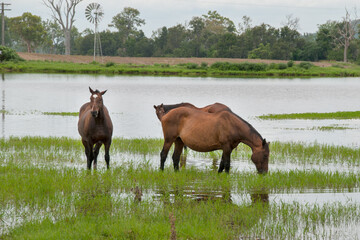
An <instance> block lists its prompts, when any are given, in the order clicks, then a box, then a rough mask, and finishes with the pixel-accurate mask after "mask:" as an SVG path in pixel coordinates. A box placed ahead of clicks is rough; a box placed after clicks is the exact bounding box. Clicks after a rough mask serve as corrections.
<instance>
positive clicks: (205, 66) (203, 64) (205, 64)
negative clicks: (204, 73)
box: [200, 62, 208, 69]
mask: <svg viewBox="0 0 360 240" xmlns="http://www.w3.org/2000/svg"><path fill="white" fill-rule="evenodd" d="M200 67H201V68H203V69H206V68H207V67H208V64H207V63H206V62H202V63H201V65H200Z"/></svg>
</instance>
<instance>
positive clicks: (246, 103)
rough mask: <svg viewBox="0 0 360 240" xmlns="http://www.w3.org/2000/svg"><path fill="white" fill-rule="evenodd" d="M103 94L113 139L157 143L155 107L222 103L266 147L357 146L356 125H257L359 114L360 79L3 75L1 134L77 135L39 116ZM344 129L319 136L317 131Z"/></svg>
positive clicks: (70, 121) (72, 125)
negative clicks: (298, 115) (307, 115)
mask: <svg viewBox="0 0 360 240" xmlns="http://www.w3.org/2000/svg"><path fill="white" fill-rule="evenodd" d="M89 86H91V87H92V88H98V89H100V90H104V89H108V92H107V93H106V95H104V102H105V104H106V106H107V107H108V109H109V110H110V112H111V117H112V119H113V122H114V135H115V136H122V137H126V138H133V137H162V130H161V126H160V123H159V121H158V119H157V118H156V116H155V114H154V109H153V105H154V104H156V105H157V104H160V103H165V104H171V103H179V102H191V103H193V104H195V105H197V106H199V107H202V106H205V105H208V104H212V103H214V102H221V103H224V104H226V105H228V106H229V107H230V108H231V109H232V110H233V111H234V112H235V113H237V114H238V115H240V116H241V117H242V118H244V119H245V120H247V121H249V122H250V123H251V124H252V125H253V126H254V127H255V128H256V129H257V130H258V131H259V132H260V133H261V134H262V135H263V137H265V138H266V139H268V140H270V141H274V140H280V141H306V142H314V141H317V142H319V143H331V144H337V145H347V146H358V142H359V141H358V140H359V139H358V135H357V132H358V131H354V129H360V121H359V120H322V121H311V120H283V121H262V120H259V119H257V118H256V116H259V115H262V114H269V113H295V112H333V111H355V110H359V108H360V106H359V102H360V95H359V94H358V91H359V89H360V79H358V78H321V79H319V78H316V79H239V78H231V79H229V78H184V77H181V78H180V77H141V76H95V75H69V74H66V75H65V74H6V75H5V76H4V80H2V81H1V82H0V88H1V91H0V94H1V105H2V106H1V109H2V110H5V111H7V112H8V114H2V117H1V132H0V133H1V136H5V137H8V136H12V135H15V136H24V135H39V136H69V137H78V133H77V117H71V116H70V117H69V116H67V117H65V116H48V115H43V114H42V113H43V112H77V111H78V110H79V108H80V106H81V105H82V104H83V103H85V102H86V101H88V99H89V96H90V94H89V92H88V87H89ZM331 125H336V126H343V127H345V128H347V129H344V130H334V131H319V130H316V129H314V127H321V126H331Z"/></svg>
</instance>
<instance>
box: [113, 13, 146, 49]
mask: <svg viewBox="0 0 360 240" xmlns="http://www.w3.org/2000/svg"><path fill="white" fill-rule="evenodd" d="M139 15H140V12H139V10H137V9H135V8H131V7H125V8H124V10H123V11H122V12H120V13H118V14H117V15H116V16H114V17H113V19H112V22H111V24H109V27H114V28H116V29H117V30H118V31H119V33H120V34H121V35H122V36H123V43H125V42H126V40H127V39H128V38H129V36H131V35H134V34H135V33H136V32H137V31H138V30H137V28H138V27H140V26H141V25H143V24H145V20H144V19H141V18H140V17H139Z"/></svg>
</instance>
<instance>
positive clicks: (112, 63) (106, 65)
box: [105, 62, 115, 67]
mask: <svg viewBox="0 0 360 240" xmlns="http://www.w3.org/2000/svg"><path fill="white" fill-rule="evenodd" d="M112 66H115V63H114V62H107V63H106V64H105V67H112Z"/></svg>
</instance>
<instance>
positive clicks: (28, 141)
mask: <svg viewBox="0 0 360 240" xmlns="http://www.w3.org/2000/svg"><path fill="white" fill-rule="evenodd" d="M359 80H360V79H353V78H351V79H220V78H219V79H217V78H216V79H215V78H214V79H213V78H178V77H160V78H157V77H125V76H84V75H61V74H59V75H56V74H50V75H49V74H11V75H5V79H4V80H2V82H1V83H0V86H1V88H0V89H1V90H0V94H1V99H2V101H1V103H2V108H1V109H2V110H1V111H2V112H1V115H2V117H1V137H2V138H0V181H1V182H2V183H6V184H3V187H2V188H1V189H0V199H1V201H0V238H4V239H21V238H26V239H39V238H43V237H44V234H46V236H47V238H49V239H59V238H63V239H64V238H74V237H73V236H78V238H80V239H91V238H130V239H131V238H132V239H145V238H151V239H169V238H170V236H171V235H172V234H174V232H176V234H177V237H178V238H179V239H360V231H359V229H358V227H357V226H359V225H360V217H359V216H360V180H359V179H360V171H359V169H360V162H359V159H360V149H359V134H358V133H359V129H360V121H359V120H332V119H328V120H276V121H275V120H260V119H258V118H257V116H260V115H263V114H269V113H296V112H335V111H357V110H359V106H358V105H354V104H351V103H354V102H355V103H356V102H360V96H359V94H358V90H359V89H360V88H359V87H360V81H359ZM88 86H91V87H92V88H98V89H99V90H105V89H108V92H107V93H106V94H105V95H104V102H105V105H106V106H107V107H108V109H109V110H110V114H111V117H112V119H113V122H114V140H113V144H112V147H111V151H110V155H111V160H110V170H109V171H107V170H106V165H105V161H104V152H103V151H101V153H100V155H99V159H98V171H91V172H89V171H87V170H86V158H85V154H84V149H83V146H82V145H81V141H80V138H79V135H78V133H77V126H76V124H77V117H76V116H72V115H74V114H69V115H66V114H63V115H61V114H59V115H48V114H45V113H75V112H77V111H78V109H79V107H80V106H81V104H83V103H84V102H86V101H87V100H88V98H89V92H88ZM178 102H191V103H193V104H195V105H197V106H205V105H207V104H211V103H213V102H222V103H225V104H227V105H228V106H229V107H230V108H231V109H232V110H233V111H234V112H235V113H237V114H238V115H240V116H241V117H243V118H244V119H245V120H247V121H249V122H250V123H251V124H252V125H253V126H254V127H255V128H256V129H257V130H258V131H259V132H260V133H261V135H262V136H263V137H266V139H267V140H268V141H270V142H271V143H270V162H269V173H268V174H267V175H259V174H257V173H256V168H255V166H254V164H253V163H252V161H251V160H250V156H251V149H250V148H249V147H247V146H245V145H242V144H240V145H239V146H238V147H237V149H236V150H234V152H233V153H232V161H231V170H230V174H218V173H217V169H218V167H219V161H220V158H221V152H220V151H216V152H212V153H197V152H194V151H192V150H188V151H187V152H186V153H183V156H182V158H181V166H182V167H181V169H180V172H178V173H175V172H174V170H173V167H172V159H171V155H172V150H171V151H170V153H169V156H168V159H167V162H166V164H165V171H164V172H161V171H159V165H160V156H159V153H160V150H161V147H162V139H161V137H162V130H161V125H160V123H159V121H158V119H157V118H156V116H155V113H154V109H153V105H154V104H160V103H178ZM323 126H332V127H334V128H332V129H331V130H323V128H322V127H323ZM104 226H106V227H104Z"/></svg>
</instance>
